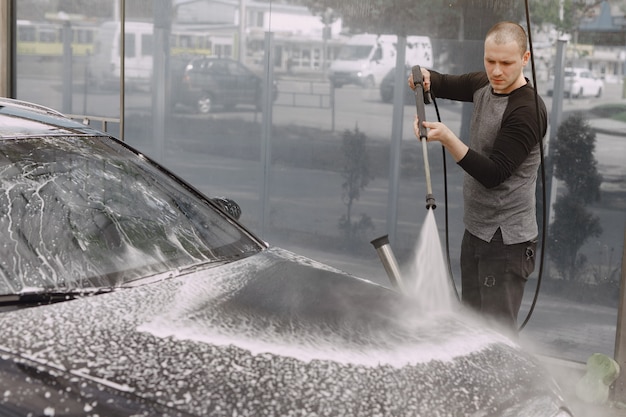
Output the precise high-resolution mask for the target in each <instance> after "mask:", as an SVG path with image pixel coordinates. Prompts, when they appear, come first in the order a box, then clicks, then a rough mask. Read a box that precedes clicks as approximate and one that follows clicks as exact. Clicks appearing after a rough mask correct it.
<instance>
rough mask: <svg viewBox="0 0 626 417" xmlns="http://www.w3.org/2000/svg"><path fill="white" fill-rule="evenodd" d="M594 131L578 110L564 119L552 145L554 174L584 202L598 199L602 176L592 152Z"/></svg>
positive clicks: (587, 202)
mask: <svg viewBox="0 0 626 417" xmlns="http://www.w3.org/2000/svg"><path fill="white" fill-rule="evenodd" d="M595 147H596V134H595V132H594V131H593V130H592V129H591V126H589V124H588V123H586V122H585V120H584V119H583V115H582V114H581V113H577V114H574V115H572V116H570V117H569V118H567V119H566V120H565V121H564V122H563V123H561V125H560V126H559V129H558V131H557V140H556V143H555V145H554V157H553V160H554V176H555V177H556V178H558V179H560V180H563V181H564V182H565V184H566V185H567V189H568V190H569V192H570V193H571V194H573V195H575V196H577V198H578V199H580V200H581V201H582V202H583V203H584V204H589V203H593V202H596V201H599V200H600V184H601V183H602V176H601V175H600V174H599V173H598V161H596V159H595V157H594V155H593V153H594V151H595Z"/></svg>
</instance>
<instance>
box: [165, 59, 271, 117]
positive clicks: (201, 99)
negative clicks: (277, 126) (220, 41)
mask: <svg viewBox="0 0 626 417" xmlns="http://www.w3.org/2000/svg"><path fill="white" fill-rule="evenodd" d="M171 72H172V87H171V91H172V104H173V105H176V104H181V105H184V106H187V107H191V108H193V109H195V110H196V111H197V112H198V113H201V114H206V113H210V112H212V111H215V109H216V108H217V107H222V108H223V109H225V110H233V109H234V108H235V107H236V106H238V105H251V106H253V107H254V108H256V109H261V108H262V106H263V89H264V83H263V79H262V78H261V77H260V76H258V75H257V74H255V73H254V72H252V71H251V70H250V69H248V68H247V67H246V66H244V65H243V64H241V63H240V62H238V61H235V60H233V59H230V58H220V57H215V56H195V57H186V56H181V57H175V58H173V59H172V65H171ZM271 94H272V101H275V100H276V99H277V97H278V88H277V86H276V83H273V85H272V93H271Z"/></svg>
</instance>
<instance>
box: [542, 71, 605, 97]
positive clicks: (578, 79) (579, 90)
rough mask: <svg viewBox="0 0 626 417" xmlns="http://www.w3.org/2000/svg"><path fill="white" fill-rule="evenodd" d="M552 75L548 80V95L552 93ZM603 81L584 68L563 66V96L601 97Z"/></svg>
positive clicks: (550, 95)
mask: <svg viewBox="0 0 626 417" xmlns="http://www.w3.org/2000/svg"><path fill="white" fill-rule="evenodd" d="M553 88H554V77H552V78H551V80H550V87H549V88H548V96H549V97H552V95H553V94H554V91H553ZM603 88H604V81H602V79H601V78H598V77H596V76H594V75H593V73H592V72H591V71H589V70H587V69H585V68H565V70H564V72H563V94H564V95H565V97H574V98H579V97H601V96H602V89H603Z"/></svg>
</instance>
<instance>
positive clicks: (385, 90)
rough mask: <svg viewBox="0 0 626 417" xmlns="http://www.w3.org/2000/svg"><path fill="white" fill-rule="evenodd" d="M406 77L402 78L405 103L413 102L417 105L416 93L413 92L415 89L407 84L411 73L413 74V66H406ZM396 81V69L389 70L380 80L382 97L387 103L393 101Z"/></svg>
mask: <svg viewBox="0 0 626 417" xmlns="http://www.w3.org/2000/svg"><path fill="white" fill-rule="evenodd" d="M404 72H405V75H406V77H405V78H404V79H403V80H402V81H403V82H402V91H403V95H404V104H413V105H415V94H413V90H411V89H410V88H409V85H408V84H407V80H408V79H409V74H411V68H410V67H406V68H405V71H404ZM395 81H396V69H395V68H394V69H392V70H391V71H389V72H388V73H387V74H386V75H385V76H384V77H383V79H382V80H381V82H380V87H379V91H380V99H381V100H382V101H383V102H385V103H391V102H392V101H393V90H394V88H395Z"/></svg>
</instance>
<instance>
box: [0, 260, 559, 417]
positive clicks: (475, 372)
mask: <svg viewBox="0 0 626 417" xmlns="http://www.w3.org/2000/svg"><path fill="white" fill-rule="evenodd" d="M0 328H1V329H2V337H1V339H0V358H2V359H3V360H5V361H6V360H10V361H15V356H14V355H19V357H21V358H23V359H27V360H28V361H29V362H30V361H32V362H34V363H38V364H42V365H46V366H49V367H50V369H55V370H56V374H61V375H62V378H65V379H66V380H70V381H71V380H74V381H76V380H78V381H86V382H85V385H84V386H88V385H89V384H93V383H97V384H99V386H101V387H103V388H102V391H103V392H105V391H106V392H111V391H113V392H120V393H123V394H124V398H125V400H124V401H126V402H129V401H133V399H135V400H138V399H141V400H142V401H144V400H145V401H147V402H149V403H151V404H156V406H158V407H165V408H167V409H168V410H170V411H171V412H172V413H173V412H174V411H173V410H179V411H180V412H181V413H187V414H189V415H197V416H207V415H228V416H231V415H237V416H259V415H327V414H328V415H358V416H366V415H385V416H394V415H402V416H404V415H428V416H440V415H445V416H464V417H465V416H491V415H494V416H496V415H497V416H507V415H511V416H513V415H524V416H529V417H532V416H552V415H553V414H554V413H555V412H556V410H558V408H559V407H560V406H561V405H562V401H561V399H560V397H559V396H558V394H557V392H556V391H555V386H554V384H553V382H551V381H552V380H551V378H550V377H549V376H548V375H547V374H545V372H544V371H543V369H542V368H541V367H540V366H538V365H537V364H536V362H535V361H534V359H533V358H532V357H531V356H530V355H527V354H526V353H524V352H522V351H521V350H520V349H519V348H518V347H517V346H516V345H515V344H514V343H512V342H510V341H509V340H508V339H506V338H505V337H503V336H500V335H498V334H496V333H493V332H491V331H489V330H487V329H485V328H484V326H480V325H477V324H476V323H475V322H473V321H472V320H471V319H470V318H468V317H467V316H466V315H464V316H463V317H462V316H461V315H457V314H456V313H437V314H431V313H429V312H424V311H418V310H417V309H416V307H415V303H413V302H411V300H410V299H405V298H403V297H401V296H399V295H397V294H395V293H394V292H393V291H391V290H389V289H386V288H383V287H380V286H378V285H375V284H372V283H370V282H367V281H363V280H359V279H356V278H354V277H350V276H347V275H345V274H342V273H340V272H339V271H336V270H333V269H331V268H329V267H326V266H323V265H321V264H318V263H317V262H314V261H311V260H309V259H306V258H303V257H299V256H296V255H294V254H292V253H290V252H286V251H283V250H280V249H270V250H267V251H264V252H261V253H259V254H257V255H255V256H252V257H249V258H246V259H244V260H241V261H238V262H234V263H231V264H227V265H224V266H219V267H214V268H212V269H206V270H202V271H198V272H195V273H193V274H190V275H184V276H179V277H175V278H171V279H168V280H165V281H161V282H158V283H152V284H147V285H144V286H141V287H136V288H131V289H120V290H119V291H116V292H113V293H109V294H103V295H99V296H93V297H88V298H82V299H78V300H74V301H68V302H63V303H57V304H54V305H49V306H42V307H35V308H28V309H23V310H18V311H12V312H6V313H1V314H0ZM3 352H4V355H3ZM53 374H55V373H54V372H53ZM14 377H15V375H14ZM15 378H16V380H17V378H18V377H15ZM23 378H24V383H23V384H21V383H19V382H20V381H17V382H14V383H12V384H13V388H12V389H11V390H8V391H5V393H4V396H2V393H0V410H2V408H1V407H2V405H3V404H11V401H13V402H14V403H17V402H19V401H26V403H27V404H28V401H29V399H28V398H29V395H32V392H33V389H32V387H31V386H30V383H31V382H32V376H29V375H26V374H25V375H24V376H23ZM28 378H31V380H30V381H29V380H28ZM48 386H50V384H48ZM78 386H80V384H78ZM66 390H67V391H71V389H69V388H67V389H66ZM64 391H65V390H58V392H56V393H54V396H53V397H54V401H57V402H58V401H60V400H59V398H61V397H63V395H65V394H64ZM7 392H8V393H7ZM90 392H91V391H90ZM39 394H40V395H39V397H38V398H40V397H41V395H42V394H41V393H39ZM89 395H95V394H93V393H92V394H89ZM59 396H60V397H59ZM43 398H44V399H45V398H50V397H46V395H45V393H44V394H43ZM129 398H130V399H129ZM50 401H51V402H52V401H53V400H52V399H51V400H50ZM91 401H92V402H91V403H90V402H89V400H88V399H87V400H86V403H85V404H86V406H87V407H88V408H89V410H92V409H94V408H93V407H94V406H95V405H94V404H93V402H94V400H93V397H92V400H91ZM110 401H111V402H112V403H113V402H114V401H113V400H110ZM95 402H96V403H97V401H95ZM49 406H50V407H53V408H54V405H49ZM57 407H58V410H57V412H56V415H57V416H58V415H63V413H62V411H63V410H62V409H61V408H62V405H61V404H57ZM120 409H121V408H120ZM147 409H148V408H147V407H145V408H144V410H147ZM85 410H86V409H83V410H82V411H83V412H84V411H85ZM110 412H111V411H110ZM110 415H114V414H110ZM118 415H131V413H130V412H125V411H119V414H118ZM132 415H143V414H137V413H135V414H132Z"/></svg>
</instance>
